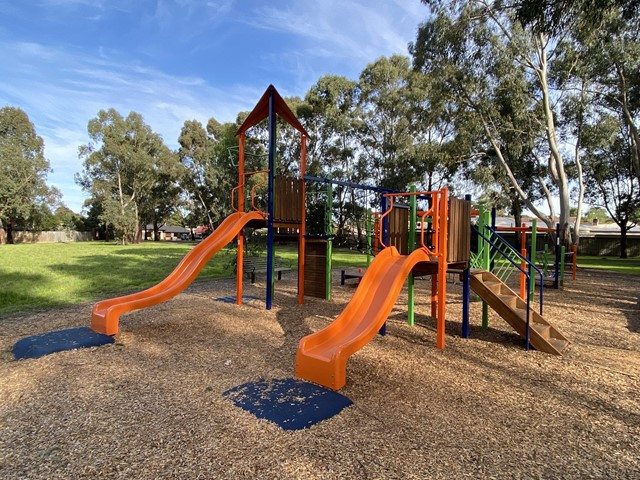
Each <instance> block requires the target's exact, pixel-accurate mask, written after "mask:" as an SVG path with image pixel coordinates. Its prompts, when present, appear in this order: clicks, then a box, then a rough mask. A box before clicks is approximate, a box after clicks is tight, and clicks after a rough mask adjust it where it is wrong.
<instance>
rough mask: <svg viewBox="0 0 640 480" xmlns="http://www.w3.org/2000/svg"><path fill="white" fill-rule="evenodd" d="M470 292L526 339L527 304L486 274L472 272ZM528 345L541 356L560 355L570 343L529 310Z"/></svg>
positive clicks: (482, 271)
mask: <svg viewBox="0 0 640 480" xmlns="http://www.w3.org/2000/svg"><path fill="white" fill-rule="evenodd" d="M471 288H472V289H473V291H474V292H476V293H477V294H478V295H480V297H481V298H482V299H483V300H484V301H485V302H487V303H488V304H489V305H490V306H491V308H493V309H494V310H495V311H496V312H497V313H498V315H500V316H501V317H502V318H503V319H504V320H506V322H507V323H508V324H509V325H511V326H512V327H513V329H514V330H515V331H516V332H518V335H520V336H521V337H522V338H526V329H527V303H526V302H525V301H524V300H522V299H521V298H520V297H519V296H518V295H517V294H516V293H515V292H514V291H513V290H511V289H510V288H509V287H508V286H507V285H505V284H504V283H503V282H502V281H501V280H500V279H499V278H498V277H496V276H495V275H494V274H493V273H491V272H489V271H487V270H476V271H472V272H471ZM529 343H530V344H531V345H532V346H533V347H534V348H535V349H536V350H540V351H541V352H546V353H551V354H553V355H562V352H563V351H564V350H565V349H566V348H567V347H568V346H569V343H571V342H569V340H568V339H567V337H565V336H564V335H563V334H562V333H560V332H559V331H558V330H557V329H556V328H554V327H553V326H552V325H551V324H550V323H549V322H547V321H546V320H545V319H544V317H543V316H542V315H540V314H539V313H538V312H536V311H535V310H533V309H531V308H530V309H529Z"/></svg>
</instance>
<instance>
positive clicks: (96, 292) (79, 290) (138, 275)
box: [0, 242, 366, 316]
mask: <svg viewBox="0 0 640 480" xmlns="http://www.w3.org/2000/svg"><path fill="white" fill-rule="evenodd" d="M193 246H194V244H193V243H189V242H184V243H182V242H180V243H178V242H145V243H142V244H140V245H127V246H122V245H114V244H112V243H104V242H75V243H49V244H19V245H0V316H2V315H7V314H12V313H17V312H22V311H29V310H39V309H46V308H51V307H56V306H63V305H73V304H78V303H84V302H93V301H97V300H101V299H104V298H109V297H113V296H115V295H117V294H120V293H124V292H132V291H138V290H142V289H145V288H148V287H150V286H152V285H155V284H156V283H158V282H159V281H161V280H162V279H163V278H165V277H166V276H167V275H168V274H169V273H170V272H171V271H172V270H173V269H174V268H175V266H176V265H177V264H178V263H179V262H180V260H182V258H183V257H184V256H185V255H186V254H187V252H188V251H189V250H191V249H192V248H193ZM277 254H278V255H279V256H282V257H284V258H286V259H288V260H289V261H290V262H291V264H292V266H293V267H294V268H295V267H296V259H297V247H296V246H292V245H288V246H284V247H277ZM234 259H235V251H234V250H231V249H229V250H227V249H224V250H222V251H221V252H219V253H218V254H217V255H216V256H215V257H213V259H212V260H211V261H210V262H209V264H208V265H207V266H206V267H205V268H204V269H203V270H202V272H201V273H200V275H199V276H198V279H204V278H217V277H225V276H233V271H234V267H233V260H234ZM365 264H366V255H362V254H359V253H354V252H350V251H345V252H343V251H337V252H335V253H334V268H340V267H348V266H362V265H365Z"/></svg>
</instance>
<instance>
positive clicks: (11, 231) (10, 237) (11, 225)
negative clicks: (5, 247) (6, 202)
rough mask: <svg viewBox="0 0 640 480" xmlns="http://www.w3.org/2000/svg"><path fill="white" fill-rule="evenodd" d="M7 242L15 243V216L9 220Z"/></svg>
mask: <svg viewBox="0 0 640 480" xmlns="http://www.w3.org/2000/svg"><path fill="white" fill-rule="evenodd" d="M7 243H8V244H9V245H13V218H11V217H9V220H7Z"/></svg>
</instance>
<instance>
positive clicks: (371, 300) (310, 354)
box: [296, 247, 429, 390]
mask: <svg viewBox="0 0 640 480" xmlns="http://www.w3.org/2000/svg"><path fill="white" fill-rule="evenodd" d="M428 261H429V254H428V253H427V251H426V250H425V249H418V250H415V251H414V252H413V253H411V254H410V255H408V256H406V255H400V254H399V253H398V250H397V249H396V248H395V247H388V248H385V249H384V250H383V251H382V252H380V253H379V254H378V255H377V256H376V257H375V258H374V260H373V262H372V263H371V265H369V268H367V271H366V272H365V274H364V276H363V277H362V280H361V281H360V284H359V285H358V289H357V290H356V292H355V294H354V295H353V298H352V299H351V301H350V302H349V304H348V305H347V306H346V307H345V309H344V310H343V311H342V313H341V314H340V315H338V318H336V319H335V320H334V321H333V322H332V323H331V324H329V325H327V326H326V327H325V328H324V329H322V330H320V331H318V332H316V333H313V334H311V335H307V336H306V337H304V338H302V339H301V340H300V344H299V345H298V351H297V353H296V375H297V376H298V377H300V378H303V379H305V380H309V381H311V382H314V383H318V384H320V385H323V386H325V387H328V388H331V389H333V390H339V389H341V388H342V387H344V385H345V384H346V381H347V378H346V377H347V360H348V359H349V357H350V356H351V355H353V354H354V353H356V352H357V351H358V350H360V349H361V348H362V347H364V346H365V345H366V344H367V343H369V341H370V340H371V339H372V338H373V337H374V336H375V335H376V333H377V332H378V331H379V330H380V328H381V327H382V325H384V322H385V321H386V320H387V317H388V316H389V314H390V313H391V309H392V308H393V305H394V304H395V303H396V299H397V298H398V295H399V294H400V291H401V290H402V286H403V284H404V281H405V279H406V278H407V276H408V275H409V272H411V269H412V268H413V267H414V266H415V265H416V264H417V263H419V262H428Z"/></svg>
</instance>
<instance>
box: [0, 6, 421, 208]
mask: <svg viewBox="0 0 640 480" xmlns="http://www.w3.org/2000/svg"><path fill="white" fill-rule="evenodd" d="M426 15H427V9H426V7H424V5H422V4H421V3H420V1H419V0H316V1H313V0H273V1H258V0H212V1H206V0H0V57H1V58H3V59H4V60H3V61H2V62H0V107H4V106H14V107H19V108H21V109H23V110H24V111H25V112H26V113H27V114H28V115H29V118H30V120H31V121H32V122H33V124H34V125H35V127H36V131H37V133H38V134H39V135H40V136H41V137H43V139H44V142H45V155H46V157H47V158H48V159H49V161H50V162H51V167H52V168H53V170H54V171H53V173H50V174H49V183H50V184H51V185H55V186H56V187H58V188H59V189H60V190H61V191H62V193H63V195H64V197H63V201H64V202H65V204H66V205H67V206H68V207H70V208H71V209H72V210H74V211H76V212H79V211H80V209H81V207H82V203H83V201H84V198H85V194H84V193H83V192H82V191H81V190H80V188H79V187H78V186H77V185H75V183H74V181H73V176H74V174H75V173H76V172H79V171H80V170H81V169H82V164H81V161H80V160H79V159H78V155H77V152H78V146H79V145H82V144H86V143H87V142H88V136H87V133H86V132H87V123H88V121H89V120H90V119H91V118H94V117H95V116H96V115H97V113H98V111H99V110H100V109H107V108H111V107H113V108H115V109H116V110H118V111H119V112H120V113H121V114H122V115H127V114H128V113H129V112H130V111H136V112H139V113H141V114H142V115H143V117H144V119H145V121H146V123H147V124H149V125H150V126H151V128H152V129H153V130H154V131H156V132H158V133H160V134H161V135H162V136H163V138H164V140H165V143H166V144H167V145H168V146H169V147H171V148H177V137H178V134H179V132H180V128H181V127H182V124H183V123H184V121H185V120H191V119H196V120H200V121H201V122H203V123H206V121H207V120H208V119H209V118H211V117H214V118H216V119H217V120H219V121H221V122H225V121H233V120H234V119H235V116H236V114H237V113H239V112H240V111H243V110H250V109H251V108H252V107H253V106H254V105H255V103H256V102H257V101H258V99H259V98H260V95H261V94H262V93H263V92H264V90H265V89H266V87H267V86H268V85H269V84H270V83H273V84H274V85H275V86H276V88H277V89H278V90H279V91H280V93H281V94H282V95H284V96H294V95H297V96H300V97H303V96H304V94H305V93H306V92H307V90H308V89H309V88H310V87H311V86H312V85H313V84H314V83H315V82H316V81H317V80H318V79H319V78H320V77H321V76H322V75H324V74H336V75H344V76H346V77H348V78H352V79H357V78H358V75H359V74H360V72H361V71H362V69H363V68H364V66H365V65H367V64H368V63H371V62H373V61H374V60H376V59H377V58H379V57H381V56H389V55H391V54H394V53H401V54H407V44H408V42H410V41H412V40H414V38H415V34H416V31H417V28H418V25H419V23H420V22H422V21H423V20H424V19H425V18H426Z"/></svg>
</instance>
